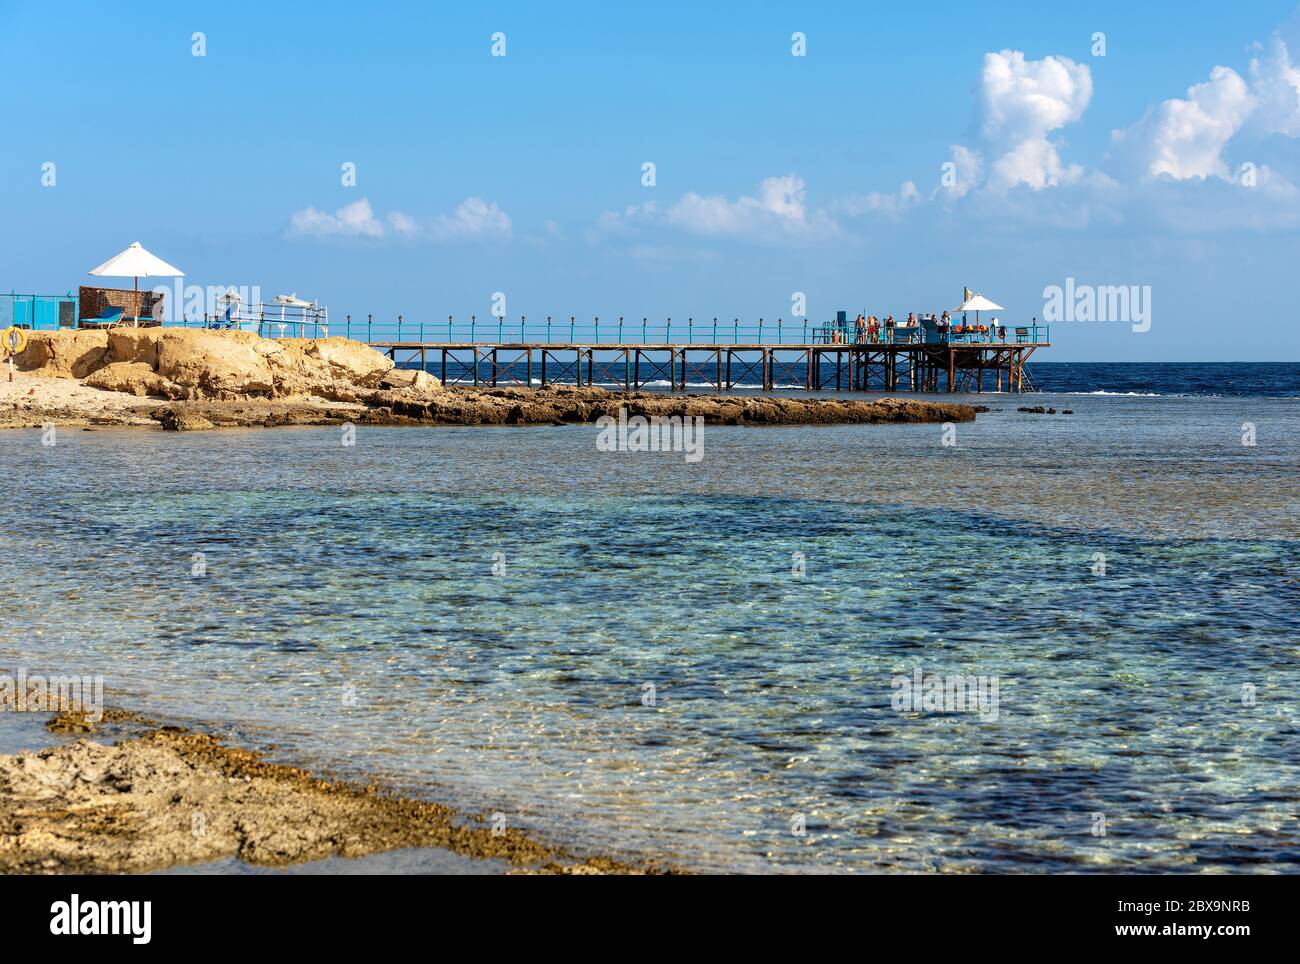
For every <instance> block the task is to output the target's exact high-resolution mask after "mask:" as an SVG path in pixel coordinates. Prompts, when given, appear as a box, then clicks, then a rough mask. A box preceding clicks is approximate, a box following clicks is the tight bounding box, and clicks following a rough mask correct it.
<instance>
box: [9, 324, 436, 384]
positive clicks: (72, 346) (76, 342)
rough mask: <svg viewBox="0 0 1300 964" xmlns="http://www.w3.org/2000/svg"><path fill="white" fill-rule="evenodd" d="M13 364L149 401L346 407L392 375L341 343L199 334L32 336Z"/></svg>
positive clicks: (377, 359) (373, 356)
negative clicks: (251, 400)
mask: <svg viewBox="0 0 1300 964" xmlns="http://www.w3.org/2000/svg"><path fill="white" fill-rule="evenodd" d="M15 364H16V366H17V367H18V369H19V370H20V371H25V372H32V373H33V374H37V375H45V376H50V377H54V378H84V379H86V383H87V384H88V385H91V386H92V387H98V388H105V389H109V390H111V391H118V392H127V393H130V394H133V395H148V396H152V397H155V398H166V399H205V398H232V397H240V398H247V397H263V398H286V397H293V396H299V395H312V396H317V397H322V398H340V397H341V398H342V399H343V400H347V401H351V400H355V399H354V396H355V394H356V392H357V391H358V390H362V389H374V388H378V387H379V384H380V382H381V380H382V379H383V378H384V377H385V376H386V375H388V374H389V372H390V371H391V370H392V368H393V362H392V360H391V359H389V358H386V357H385V356H383V355H381V354H380V353H379V352H377V351H375V350H374V349H373V348H370V347H368V346H366V345H363V344H360V343H359V342H355V341H350V340H348V339H346V338H337V337H336V338H322V339H305V338H284V339H270V338H260V337H258V336H257V335H255V334H253V333H252V332H243V331H208V330H204V329H199V328H117V329H113V330H111V331H82V330H78V331H52V332H45V331H37V332H32V333H31V335H30V337H29V339H28V343H27V347H26V348H25V349H24V350H23V352H22V353H21V354H19V355H18V356H17V358H16V359H15ZM413 374H415V373H413ZM420 374H423V373H420ZM415 384H416V383H415V382H414V380H413V381H412V382H411V383H408V385H407V386H406V387H412V386H413V385H415ZM436 386H437V379H434V378H432V377H431V376H428V375H425V378H424V379H423V380H420V381H419V383H418V387H419V388H420V390H422V391H430V390H433V389H434V388H435V387H436Z"/></svg>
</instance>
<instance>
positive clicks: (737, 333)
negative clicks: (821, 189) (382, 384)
mask: <svg viewBox="0 0 1300 964" xmlns="http://www.w3.org/2000/svg"><path fill="white" fill-rule="evenodd" d="M6 299H7V301H8V304H6V303H5V300H6ZM61 304H62V305H63V307H62V308H60V305H61ZM6 308H7V309H8V310H7V311H6V310H5V309H6ZM76 315H77V311H76V301H75V299H74V298H73V297H72V295H70V294H69V295H16V294H13V293H10V294H8V295H0V324H17V325H19V326H21V327H24V328H33V329H38V330H39V329H57V328H69V327H72V326H74V325H76V324H77V323H78V319H77V317H76ZM165 324H167V325H169V326H171V325H174V326H179V327H186V328H213V329H230V328H238V329H242V330H244V331H253V332H257V333H258V334H260V335H261V336H262V337H263V338H286V337H287V338H321V337H325V336H328V335H343V336H344V337H347V338H351V339H354V340H356V341H364V342H370V343H379V344H393V343H399V344H463V345H506V344H526V345H548V344H553V345H566V344H567V345H575V344H577V345H611V346H618V345H719V346H725V345H792V346H793V345H838V344H844V345H863V344H866V345H872V344H883V345H891V344H892V345H897V344H922V343H929V344H959V345H962V344H967V345H977V344H983V345H992V344H1004V343H1005V344H1016V343H1026V344H1044V343H1047V342H1050V341H1051V327H1050V326H1049V325H1046V324H1039V323H1038V322H1037V321H1034V322H1031V323H1029V324H1021V325H1005V326H1001V328H1000V329H999V330H998V332H997V333H995V332H993V331H990V330H987V329H988V327H989V326H985V328H986V330H985V331H978V330H973V329H972V328H968V327H961V326H957V325H954V326H953V327H952V328H951V329H949V330H948V331H946V332H942V333H941V332H936V331H934V330H933V329H929V330H928V331H927V330H926V329H925V328H923V327H920V326H917V327H912V328H908V327H906V326H897V327H895V328H893V329H892V330H890V329H881V330H878V331H876V332H871V331H858V330H857V328H856V325H855V323H854V322H852V321H848V322H810V321H808V320H806V319H791V320H789V321H787V320H785V319H784V318H777V319H775V320H774V321H769V320H767V319H764V318H760V319H758V321H757V322H742V321H741V320H740V319H738V318H733V319H732V320H731V321H726V320H725V319H719V318H709V319H698V320H697V319H695V318H690V317H688V318H686V319H685V320H681V319H673V318H666V319H663V320H662V321H660V320H657V319H656V320H651V319H649V318H641V319H640V320H636V319H629V318H611V319H603V318H599V317H595V318H592V319H591V320H590V321H586V320H579V319H578V318H577V317H576V316H569V317H567V318H559V317H548V318H546V319H545V320H544V321H541V320H533V321H530V320H529V319H528V318H527V317H526V316H520V317H519V318H518V319H517V320H511V319H507V318H497V317H494V316H488V317H486V318H479V317H477V316H476V315H470V316H469V318H468V319H465V318H463V317H462V318H459V319H458V318H456V317H455V316H448V318H447V320H446V321H441V320H439V321H429V320H425V321H411V320H407V319H406V318H405V316H403V315H398V316H397V317H396V318H395V319H394V318H392V317H391V316H390V317H388V318H376V317H375V316H374V315H370V314H368V315H365V316H364V317H362V316H359V315H358V316H356V317H354V316H352V315H346V316H345V317H344V318H343V320H342V321H341V322H339V321H337V320H335V321H331V319H330V317H329V314H328V310H327V309H325V308H323V307H318V306H315V305H313V306H311V307H300V306H296V305H279V304H272V305H261V304H258V305H247V306H246V305H236V306H234V307H233V309H232V308H228V309H227V310H226V311H224V312H223V313H222V314H220V315H204V316H202V317H200V318H191V319H184V320H179V321H168V322H165ZM1003 332H1005V337H1003V336H1002V333H1003ZM1022 332H1023V334H1022Z"/></svg>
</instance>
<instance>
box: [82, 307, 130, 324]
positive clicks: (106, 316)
mask: <svg viewBox="0 0 1300 964" xmlns="http://www.w3.org/2000/svg"><path fill="white" fill-rule="evenodd" d="M125 313H126V309H124V308H105V309H104V310H103V311H101V312H100V315H99V317H98V318H82V319H81V327H82V328H116V327H117V326H118V325H120V324H121V323H122V315H123V314H125Z"/></svg>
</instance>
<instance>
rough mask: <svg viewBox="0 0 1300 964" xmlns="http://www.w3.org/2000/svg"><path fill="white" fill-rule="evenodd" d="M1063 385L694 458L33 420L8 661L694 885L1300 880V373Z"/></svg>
mask: <svg viewBox="0 0 1300 964" xmlns="http://www.w3.org/2000/svg"><path fill="white" fill-rule="evenodd" d="M1033 371H1034V375H1035V377H1036V378H1037V380H1038V381H1039V383H1040V384H1042V385H1044V386H1045V387H1049V388H1050V389H1051V391H1050V392H1046V393H1044V394H1041V395H1035V396H1020V397H1016V396H1008V395H995V394H985V395H983V396H981V397H979V398H978V399H976V398H973V397H972V398H970V399H969V400H971V401H978V402H980V403H981V404H984V405H987V406H988V407H989V409H990V410H989V411H987V412H984V413H981V414H980V415H979V418H978V420H977V421H976V422H974V423H973V424H960V425H958V426H956V429H955V435H954V434H952V433H951V432H948V433H947V434H945V430H944V428H943V427H942V426H939V425H893V426H837V427H791V428H745V427H736V426H706V428H705V433H704V457H703V459H702V460H700V461H699V462H688V461H686V460H685V459H684V458H683V456H682V454H681V453H674V452H628V451H622V452H609V451H601V450H599V449H598V448H597V446H596V439H597V435H598V429H597V428H596V427H595V426H567V427H559V426H555V427H549V426H548V427H528V428H515V427H509V428H507V427H493V428H437V427H428V428H368V427H365V426H362V427H360V428H359V429H358V430H357V432H356V444H355V445H354V446H345V445H343V444H342V439H343V437H342V435H341V433H340V431H339V430H338V429H337V428H298V429H277V430H222V431H215V432H202V433H182V434H175V433H164V432H161V431H147V430H138V431H137V430H118V429H101V430H95V431H80V430H59V431H58V433H57V441H56V444H55V445H53V446H45V445H42V434H41V433H40V432H39V431H16V432H6V433H3V434H0V466H2V467H3V469H4V473H5V478H6V479H7V480H8V481H9V492H8V497H7V498H6V499H4V500H3V501H0V580H3V584H4V586H5V587H6V588H5V592H4V593H3V594H0V672H10V673H12V672H15V671H16V670H17V669H18V668H25V669H26V670H27V671H28V673H29V674H30V673H37V672H45V673H53V672H62V673H79V674H102V675H103V676H104V677H105V680H106V685H107V686H108V688H109V697H110V701H111V702H114V703H117V704H120V705H126V706H130V707H134V708H138V709H140V710H142V711H144V712H146V713H150V714H153V715H155V716H157V717H160V718H163V719H173V720H177V721H181V722H196V723H199V724H201V725H206V726H213V727H216V728H217V729H218V730H219V731H221V732H223V733H229V734H231V735H232V736H234V738H236V739H238V740H241V741H243V742H245V743H249V744H257V745H266V744H274V745H275V747H276V749H275V750H274V754H275V755H276V756H277V757H278V758H282V759H287V760H293V761H295V762H299V763H304V764H306V765H309V766H312V767H316V768H319V769H322V770H328V771H332V772H335V773H339V774H343V775H349V776H358V777H359V776H368V777H374V778H377V779H379V780H381V781H384V782H386V783H388V784H390V785H392V786H395V787H399V788H401V789H404V790H407V791H410V792H413V793H418V794H423V795H427V796H429V797H431V798H435V799H438V800H443V801H446V802H450V803H453V804H456V805H459V806H462V807H464V808H466V809H468V810H472V811H475V812H482V813H500V814H503V815H505V819H506V820H507V822H508V823H509V824H511V825H518V826H524V827H527V828H530V829H531V830H533V831H534V832H535V833H538V834H541V835H543V836H545V837H547V838H549V839H553V840H556V841H559V842H562V843H565V844H568V845H569V846H572V847H574V848H577V849H580V850H590V851H592V852H596V853H603V854H615V855H625V856H629V857H636V856H645V855H652V856H655V857H660V858H664V859H668V860H671V861H674V862H676V863H678V864H680V865H682V866H685V867H689V868H694V869H699V870H723V871H762V870H779V871H808V870H831V871H922V872H924V871H957V872H1023V871H1040V872H1042V871H1048V872H1116V871H1124V872H1158V871H1178V872H1225V871H1227V872H1257V871H1264V872H1295V871H1296V870H1297V869H1298V868H1300V822H1298V817H1297V814H1298V812H1300V789H1298V788H1300V722H1298V721H1300V576H1298V575H1297V574H1298V573H1300V400H1297V394H1298V392H1300V385H1298V384H1297V382H1298V380H1300V366H1296V365H1267V366H1264V365H1261V366H1249V365H1247V366H1209V365H1193V366H1118V365H1106V366H1081V365H1065V364H1059V365H1049V364H1043V365H1038V366H1034V368H1033ZM1225 372H1227V373H1229V374H1230V376H1231V377H1230V378H1225V377H1223V373H1225ZM1248 389H1249V390H1248ZM1026 404H1031V405H1044V406H1047V407H1052V408H1056V409H1057V410H1058V414H1054V415H1047V414H1042V415H1039V414H1031V413H1027V412H1020V411H1018V410H1017V409H1018V408H1019V407H1021V406H1022V405H1026ZM1064 409H1070V410H1071V412H1072V414H1069V415H1066V414H1063V413H1062V412H1063V410H1064ZM946 441H947V442H951V443H952V444H945V442H946ZM918 678H919V680H920V683H919V684H918V685H916V686H915V687H914V686H913V681H916V680H917V679H918ZM967 686H969V688H968V689H966V688H963V687H967ZM995 686H996V696H994V687H995ZM936 687H937V690H936ZM945 688H946V689H945ZM977 689H978V692H979V693H982V694H983V697H984V702H983V703H982V704H981V703H979V702H978V701H977V700H976V699H975V698H974V697H972V702H971V703H967V704H965V705H958V704H957V703H956V701H955V699H953V698H950V694H951V696H952V697H955V695H956V694H957V692H958V691H959V690H960V691H961V692H963V693H966V692H970V693H972V694H974V693H976V692H977ZM913 693H915V695H916V696H917V697H918V698H917V699H916V700H915V701H914V702H913V701H911V695H912V694H913ZM904 696H907V697H908V701H907V702H904V701H903V697H904Z"/></svg>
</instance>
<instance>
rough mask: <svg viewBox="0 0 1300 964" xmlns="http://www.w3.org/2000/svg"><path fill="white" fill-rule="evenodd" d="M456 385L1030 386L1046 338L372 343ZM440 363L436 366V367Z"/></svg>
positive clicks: (887, 388) (838, 388) (935, 389)
mask: <svg viewBox="0 0 1300 964" xmlns="http://www.w3.org/2000/svg"><path fill="white" fill-rule="evenodd" d="M368 344H369V345H370V346H371V347H372V348H375V349H377V350H379V351H382V352H383V353H384V354H386V355H388V356H389V357H390V358H392V359H393V361H395V362H396V363H397V364H399V365H403V366H414V365H417V364H418V365H419V366H420V367H422V368H424V369H425V370H426V371H429V372H430V373H431V374H437V375H440V376H441V378H442V381H443V383H444V384H448V385H470V384H472V385H491V386H497V385H532V384H534V383H537V382H540V384H542V385H547V384H552V383H554V382H556V381H558V380H561V379H564V380H566V382H568V381H571V382H573V383H576V384H577V385H597V384H604V385H614V386H619V387H622V388H623V389H624V390H626V391H636V390H639V389H642V388H645V387H646V386H648V385H651V384H656V385H658V384H663V383H665V382H666V383H667V384H668V386H669V388H670V390H672V391H686V390H687V389H688V387H695V386H708V387H710V388H713V389H714V390H716V391H719V392H724V391H730V390H732V389H735V388H737V387H741V386H753V387H757V386H759V385H761V386H762V388H763V389H764V390H769V391H770V390H772V389H774V388H803V389H807V390H809V391H830V390H835V391H885V392H897V391H910V392H940V391H948V392H982V391H984V390H985V386H986V382H987V383H988V385H989V387H991V388H992V389H993V390H995V391H1010V392H1020V391H1024V389H1025V387H1026V385H1025V363H1026V362H1027V361H1028V360H1029V357H1030V356H1031V355H1033V353H1034V352H1035V351H1036V350H1038V349H1039V348H1047V347H1050V345H1051V343H1050V342H1046V341H1034V342H1000V341H998V342H988V341H981V342H969V341H954V342H928V343H918V342H898V343H863V344H845V343H831V344H826V343H820V342H819V343H811V344H809V343H805V344H757V343H755V344H737V343H733V342H727V343H725V344H723V343H710V344H705V343H694V344H682V343H670V342H665V343H661V344H645V343H641V342H638V343H635V344H611V343H609V342H563V343H561V342H513V343H512V342H450V341H447V342H435V341H428V342H425V341H371V342H368ZM430 363H432V364H430Z"/></svg>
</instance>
